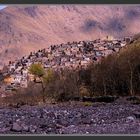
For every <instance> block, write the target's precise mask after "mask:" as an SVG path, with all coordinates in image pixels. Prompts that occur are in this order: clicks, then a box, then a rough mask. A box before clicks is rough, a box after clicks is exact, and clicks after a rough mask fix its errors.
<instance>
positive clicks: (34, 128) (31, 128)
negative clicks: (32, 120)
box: [29, 125, 37, 133]
mask: <svg viewBox="0 0 140 140" xmlns="http://www.w3.org/2000/svg"><path fill="white" fill-rule="evenodd" d="M36 129H37V127H36V126H33V125H30V126H29V132H31V133H35V132H36Z"/></svg>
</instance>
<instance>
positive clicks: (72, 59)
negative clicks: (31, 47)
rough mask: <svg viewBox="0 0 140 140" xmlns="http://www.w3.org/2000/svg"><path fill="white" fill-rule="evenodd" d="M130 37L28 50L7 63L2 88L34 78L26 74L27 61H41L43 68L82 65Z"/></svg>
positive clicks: (119, 45)
mask: <svg viewBox="0 0 140 140" xmlns="http://www.w3.org/2000/svg"><path fill="white" fill-rule="evenodd" d="M130 41H131V38H128V37H125V38H123V39H110V38H109V37H107V38H106V39H103V40H101V39H97V40H94V41H79V42H72V43H70V42H68V43H66V44H60V45H51V46H50V47H48V48H45V49H41V50H38V51H37V52H31V53H30V54H29V55H28V56H24V57H22V58H21V59H20V60H16V61H14V62H11V61H10V62H9V65H8V66H7V67H6V68H5V71H4V73H3V74H4V75H5V78H4V82H5V83H6V85H7V86H6V87H5V90H11V89H13V88H18V87H22V88H27V86H28V82H29V81H32V80H34V76H33V75H32V74H30V73H29V68H30V66H31V64H34V63H41V64H42V65H43V67H44V68H45V69H48V68H52V69H54V70H56V71H57V70H61V69H64V68H66V67H67V68H69V69H76V68H81V67H84V68H85V67H86V66H87V65H88V64H89V63H90V62H98V61H100V59H101V58H102V57H106V56H108V55H109V54H112V53H116V52H119V50H120V49H121V48H123V47H124V46H126V44H127V43H128V42H130Z"/></svg>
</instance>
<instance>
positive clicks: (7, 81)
mask: <svg viewBox="0 0 140 140" xmlns="http://www.w3.org/2000/svg"><path fill="white" fill-rule="evenodd" d="M3 81H4V83H5V84H11V83H13V82H14V76H13V75H7V76H5V78H4V80H3Z"/></svg>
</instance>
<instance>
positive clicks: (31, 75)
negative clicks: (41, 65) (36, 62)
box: [27, 73, 35, 82]
mask: <svg viewBox="0 0 140 140" xmlns="http://www.w3.org/2000/svg"><path fill="white" fill-rule="evenodd" d="M27 80H28V81H31V82H32V81H34V80H35V76H34V75H33V74H30V73H28V77H27Z"/></svg>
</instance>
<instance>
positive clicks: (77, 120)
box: [0, 99, 140, 135]
mask: <svg viewBox="0 0 140 140" xmlns="http://www.w3.org/2000/svg"><path fill="white" fill-rule="evenodd" d="M0 134H87V135H88V134H140V105H139V104H132V103H130V101H121V100H120V99H119V100H117V101H115V102H113V103H81V102H67V103H61V104H54V105H45V106H22V107H20V108H10V107H6V108H0Z"/></svg>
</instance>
